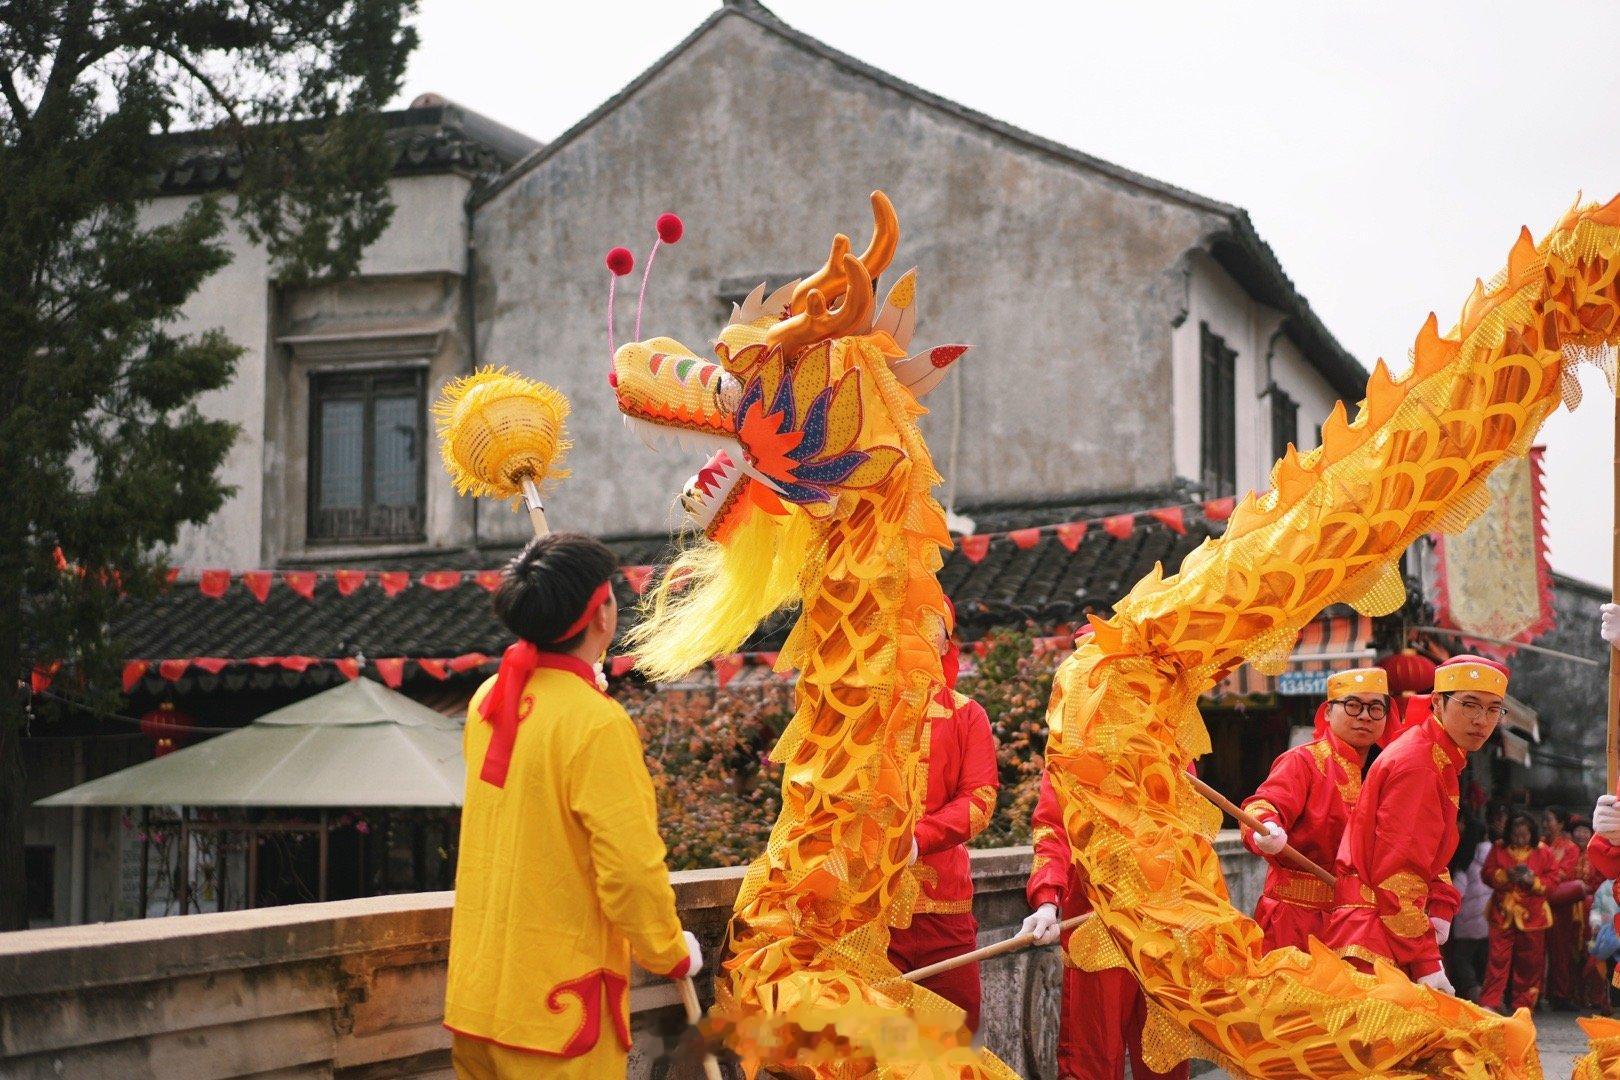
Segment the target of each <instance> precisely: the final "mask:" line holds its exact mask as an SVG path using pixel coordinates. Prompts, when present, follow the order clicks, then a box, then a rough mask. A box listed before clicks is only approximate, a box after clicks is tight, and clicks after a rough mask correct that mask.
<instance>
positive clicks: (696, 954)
mask: <svg viewBox="0 0 1620 1080" xmlns="http://www.w3.org/2000/svg"><path fill="white" fill-rule="evenodd" d="M681 936H682V937H684V938H686V955H687V956H689V957H691V958H692V964H691V966H690V967H688V968H687V969H686V975H685V976H684V977H685V978H688V979H690V978H691V977H692V976H694V975H696V974H697V973H698V972H700V971H702V970H703V947H702V946H701V945H699V944H698V939H697V935H696V934H694V933H692V931H690V930H682V931H681Z"/></svg>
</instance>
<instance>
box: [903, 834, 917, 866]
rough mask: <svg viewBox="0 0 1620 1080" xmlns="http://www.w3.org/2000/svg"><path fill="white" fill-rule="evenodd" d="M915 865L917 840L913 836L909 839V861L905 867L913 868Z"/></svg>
mask: <svg viewBox="0 0 1620 1080" xmlns="http://www.w3.org/2000/svg"><path fill="white" fill-rule="evenodd" d="M916 864H917V838H916V837H915V836H913V837H912V838H911V859H910V861H909V862H907V863H906V865H907V866H915V865H916Z"/></svg>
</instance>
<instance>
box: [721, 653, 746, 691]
mask: <svg viewBox="0 0 1620 1080" xmlns="http://www.w3.org/2000/svg"><path fill="white" fill-rule="evenodd" d="M742 667H743V658H742V654H741V653H727V654H726V655H725V656H717V657H715V658H714V685H715V687H716V688H717V689H724V688H725V685H726V684H727V683H729V682H730V681H731V680H732V679H735V678H736V677H737V672H739V671H741V670H742Z"/></svg>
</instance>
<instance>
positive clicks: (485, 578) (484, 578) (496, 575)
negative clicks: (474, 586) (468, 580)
mask: <svg viewBox="0 0 1620 1080" xmlns="http://www.w3.org/2000/svg"><path fill="white" fill-rule="evenodd" d="M473 580H474V581H476V582H478V587H479V588H480V589H483V590H484V591H485V592H494V591H495V590H496V589H498V588H500V587H501V572H500V571H499V570H480V571H478V573H476V574H474V575H473Z"/></svg>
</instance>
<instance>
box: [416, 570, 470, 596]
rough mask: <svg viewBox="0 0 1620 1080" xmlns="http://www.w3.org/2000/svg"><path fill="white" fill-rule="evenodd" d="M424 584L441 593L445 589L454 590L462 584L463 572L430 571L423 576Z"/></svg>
mask: <svg viewBox="0 0 1620 1080" xmlns="http://www.w3.org/2000/svg"><path fill="white" fill-rule="evenodd" d="M422 584H423V585H426V586H427V587H428V588H430V589H437V590H438V591H440V592H443V591H444V590H445V589H453V588H455V587H456V586H457V585H460V584H461V571H460V570H429V571H428V572H427V573H425V574H423V575H422Z"/></svg>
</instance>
